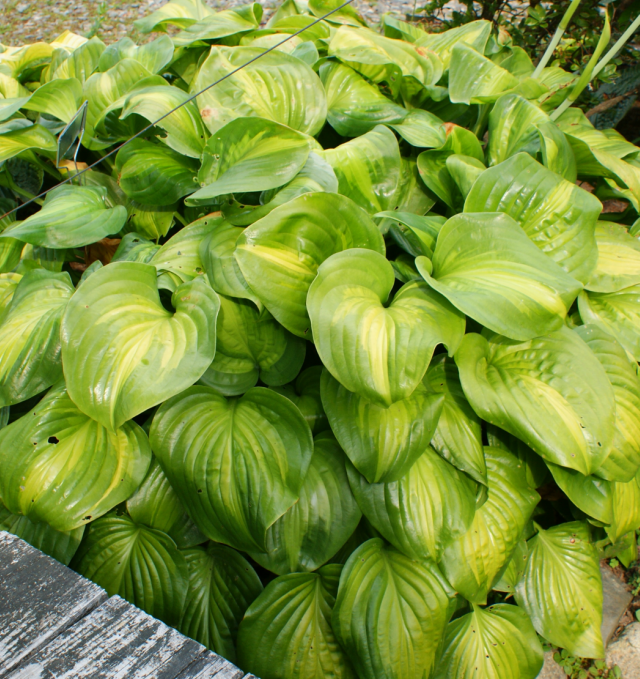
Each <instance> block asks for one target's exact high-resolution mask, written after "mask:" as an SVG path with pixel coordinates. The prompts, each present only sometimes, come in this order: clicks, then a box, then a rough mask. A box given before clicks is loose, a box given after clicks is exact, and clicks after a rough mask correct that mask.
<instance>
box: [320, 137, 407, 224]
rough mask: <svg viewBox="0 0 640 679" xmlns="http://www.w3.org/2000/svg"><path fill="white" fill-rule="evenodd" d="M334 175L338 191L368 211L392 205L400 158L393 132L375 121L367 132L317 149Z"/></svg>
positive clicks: (393, 205)
mask: <svg viewBox="0 0 640 679" xmlns="http://www.w3.org/2000/svg"><path fill="white" fill-rule="evenodd" d="M321 156H322V157H323V158H324V159H325V160H326V161H327V162H328V163H329V164H330V165H331V166H332V167H333V170H334V172H335V173H336V177H337V178H338V193H341V194H342V195H343V196H348V197H349V198H351V200H353V201H354V202H355V203H357V204H358V205H359V206H360V207H361V208H363V209H364V210H366V211H367V212H368V213H369V214H375V213H376V212H382V211H383V210H390V209H393V208H394V207H395V203H396V200H397V191H398V185H399V183H400V181H401V173H402V168H401V158H400V149H399V148H398V142H397V140H396V136H395V135H394V134H393V132H392V131H391V130H390V129H389V128H388V127H385V126H384V125H377V126H376V127H374V128H373V130H371V131H370V132H367V133H366V134H364V135H362V136H361V137H357V138H356V139H352V140H351V141H348V142H346V143H345V144H341V145H340V146H337V147H336V148H333V149H328V150H326V151H323V152H322V153H321Z"/></svg>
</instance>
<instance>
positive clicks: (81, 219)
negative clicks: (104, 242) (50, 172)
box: [2, 184, 127, 249]
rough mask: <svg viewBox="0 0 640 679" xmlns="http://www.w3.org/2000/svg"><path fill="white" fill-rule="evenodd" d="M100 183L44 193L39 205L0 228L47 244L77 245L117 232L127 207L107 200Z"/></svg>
mask: <svg viewBox="0 0 640 679" xmlns="http://www.w3.org/2000/svg"><path fill="white" fill-rule="evenodd" d="M106 196H107V190H106V189H105V188H102V187H88V186H73V185H71V184H67V185H66V186H61V187H59V188H57V189H55V190H54V191H51V192H50V193H48V194H47V197H46V199H45V202H44V205H43V206H42V209H41V210H39V211H38V212H36V213H35V214H33V215H31V217H27V219H25V220H24V221H23V222H16V224H15V225H13V226H10V227H8V228H7V229H5V230H4V231H3V232H2V236H5V235H6V236H10V237H12V238H16V239H18V240H21V241H24V242H26V243H31V244H33V245H40V246H44V247H46V248H53V249H65V248H76V247H82V246H84V245H89V244H91V243H95V242H96V241H99V240H100V239H102V238H104V237H105V236H108V235H111V234H116V233H118V232H119V231H120V230H121V229H122V227H123V226H124V223H125V222H126V221H127V209H126V208H125V207H124V206H122V205H118V206H116V207H113V208H110V207H107V204H106V202H105V201H106Z"/></svg>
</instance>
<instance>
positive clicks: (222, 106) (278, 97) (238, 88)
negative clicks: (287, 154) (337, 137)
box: [193, 46, 327, 135]
mask: <svg viewBox="0 0 640 679" xmlns="http://www.w3.org/2000/svg"><path fill="white" fill-rule="evenodd" d="M263 52H264V49H263V48H260V47H233V48H231V47H223V46H214V47H212V48H211V53H210V54H209V56H208V57H207V59H206V60H205V61H204V63H203V64H202V66H201V68H200V71H199V72H198V75H197V76H196V78H195V80H194V82H193V89H194V91H200V90H202V89H203V88H204V87H206V86H207V85H209V84H211V83H212V82H214V81H216V80H219V79H220V78H222V77H224V76H227V75H228V74H229V73H231V71H233V70H235V69H236V68H238V67H240V66H244V64H246V63H247V62H249V61H251V60H252V59H254V58H256V57H258V56H260V55H262V54H263ZM197 101H198V108H199V109H200V114H201V115H202V119H203V120H204V123H205V125H206V126H207V127H208V128H209V131H210V132H212V133H213V132H216V131H217V130H218V129H220V128H221V127H223V126H224V125H226V124H227V123H228V122H230V121H231V120H233V119H234V118H238V117H239V116H258V117H261V118H267V119H268V120H273V121H275V122H277V123H280V124H282V125H287V126H288V127H290V128H292V129H294V130H298V131H299V132H304V133H305V134H309V135H315V134H317V133H318V132H319V131H320V130H321V128H322V126H323V125H324V122H325V119H326V117H327V99H326V96H325V93H324V88H323V87H322V83H321V82H320V78H319V77H318V76H317V75H316V73H315V72H314V71H313V70H312V69H311V67H310V66H308V65H307V64H306V63H305V62H304V61H302V60H300V59H297V58H296V57H294V56H291V55H289V54H284V53H283V52H280V51H278V50H275V51H273V52H269V53H268V54H264V56H260V58H259V59H257V61H255V62H253V63H251V64H249V65H247V66H246V67H245V68H243V69H242V70H240V71H238V72H237V73H234V74H233V75H230V76H229V77H227V78H225V80H223V81H222V82H221V83H219V84H218V85H216V86H215V87H212V88H211V89H208V90H207V91H206V92H204V93H203V94H201V95H199V96H198V99H197Z"/></svg>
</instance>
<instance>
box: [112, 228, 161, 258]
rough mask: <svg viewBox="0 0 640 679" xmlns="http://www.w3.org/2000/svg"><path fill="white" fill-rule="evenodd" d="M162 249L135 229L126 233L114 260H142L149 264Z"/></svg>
mask: <svg viewBox="0 0 640 679" xmlns="http://www.w3.org/2000/svg"><path fill="white" fill-rule="evenodd" d="M159 249H160V246H159V245H156V244H155V243H154V242H153V241H150V240H148V239H146V238H145V237H144V236H141V235H140V234H139V233H136V232H135V231H130V232H129V233H127V234H125V235H124V236H123V237H122V240H121V241H120V245H118V249H117V250H116V252H115V254H114V255H113V258H112V259H111V261H112V262H141V263H142V264H148V263H149V260H151V259H152V258H153V256H154V255H155V253H156V252H157V251H158V250H159Z"/></svg>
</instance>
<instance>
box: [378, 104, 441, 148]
mask: <svg viewBox="0 0 640 679" xmlns="http://www.w3.org/2000/svg"><path fill="white" fill-rule="evenodd" d="M391 122H392V121H391ZM390 127H392V128H393V129H394V130H395V131H396V132H397V133H398V134H399V135H400V136H401V137H402V138H403V139H404V140H405V141H408V142H409V143H410V144H411V145H412V146H417V147H418V148H423V149H430V148H440V147H442V146H444V144H445V142H446V140H447V137H446V129H445V125H444V122H443V121H442V120H440V118H438V116H435V115H433V113H429V112H428V111H423V110H422V109H419V108H414V109H412V110H411V111H409V113H408V114H407V116H406V117H405V119H404V120H403V121H402V122H401V123H396V124H395V125H390Z"/></svg>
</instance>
